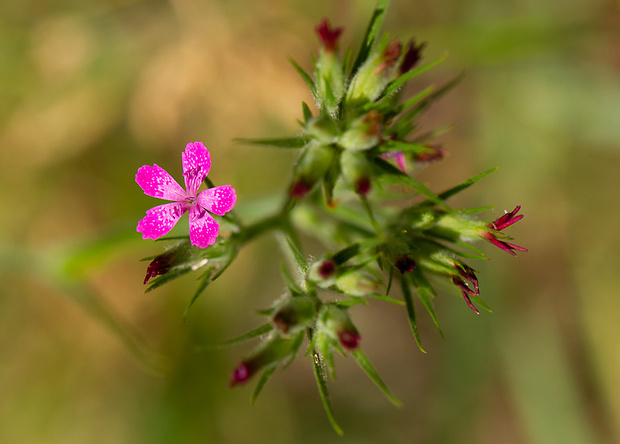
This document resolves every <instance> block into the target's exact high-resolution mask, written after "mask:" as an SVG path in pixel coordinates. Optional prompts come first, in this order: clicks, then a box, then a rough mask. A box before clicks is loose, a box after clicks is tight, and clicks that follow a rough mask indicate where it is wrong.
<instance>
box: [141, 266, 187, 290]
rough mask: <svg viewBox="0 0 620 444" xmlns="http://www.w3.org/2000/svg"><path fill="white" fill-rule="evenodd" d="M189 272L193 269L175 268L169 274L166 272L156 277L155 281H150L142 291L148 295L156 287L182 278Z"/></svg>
mask: <svg viewBox="0 0 620 444" xmlns="http://www.w3.org/2000/svg"><path fill="white" fill-rule="evenodd" d="M190 271H193V268H192V267H189V266H188V267H175V268H173V269H172V270H170V271H169V272H167V273H166V274H163V275H161V276H158V277H157V278H156V279H154V280H152V281H151V283H150V284H149V286H148V287H147V289H146V290H144V292H145V293H148V292H149V291H153V290H155V289H156V288H157V287H161V286H162V285H164V284H167V283H168V282H170V281H172V280H174V279H176V278H179V277H181V276H183V275H184V274H187V273H189V272H190Z"/></svg>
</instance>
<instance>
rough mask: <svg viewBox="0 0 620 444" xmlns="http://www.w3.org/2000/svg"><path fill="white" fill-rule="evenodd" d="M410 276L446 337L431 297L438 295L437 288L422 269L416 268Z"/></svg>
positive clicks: (440, 331) (441, 333) (424, 303)
mask: <svg viewBox="0 0 620 444" xmlns="http://www.w3.org/2000/svg"><path fill="white" fill-rule="evenodd" d="M409 277H410V279H411V282H412V284H413V286H414V287H415V289H416V292H417V293H418V297H419V298H420V300H421V301H422V304H423V305H424V307H425V308H426V311H428V314H429V315H430V316H431V319H432V320H433V322H434V323H435V327H437V330H439V334H440V335H441V337H442V338H444V339H445V336H444V334H443V331H442V330H441V326H440V325H439V320H438V319H437V316H436V315H435V310H434V308H433V302H432V301H431V299H432V298H434V297H435V296H436V293H435V289H434V288H433V287H432V285H431V283H430V282H429V281H428V279H426V276H424V274H423V273H422V271H420V269H418V268H414V269H413V270H412V271H411V273H409Z"/></svg>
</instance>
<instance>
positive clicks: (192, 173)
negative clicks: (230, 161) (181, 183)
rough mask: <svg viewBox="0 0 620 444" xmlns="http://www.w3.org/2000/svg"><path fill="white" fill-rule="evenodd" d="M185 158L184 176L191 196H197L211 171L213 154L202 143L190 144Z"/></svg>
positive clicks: (183, 156) (186, 149) (187, 146)
mask: <svg viewBox="0 0 620 444" xmlns="http://www.w3.org/2000/svg"><path fill="white" fill-rule="evenodd" d="M181 157H182V158H183V176H184V177H185V188H187V194H188V195H189V196H196V191H198V187H200V184H201V183H202V181H203V180H204V179H205V177H207V174H209V170H210V169H211V154H209V150H208V149H207V148H206V147H205V146H204V145H203V144H202V142H193V143H188V144H187V145H186V146H185V152H184V153H181Z"/></svg>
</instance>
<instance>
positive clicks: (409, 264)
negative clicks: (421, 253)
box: [394, 254, 416, 274]
mask: <svg viewBox="0 0 620 444" xmlns="http://www.w3.org/2000/svg"><path fill="white" fill-rule="evenodd" d="M415 265H416V264H415V261H414V260H413V258H412V257H411V256H409V255H408V254H399V255H397V256H396V257H395V258H394V266H395V267H396V269H397V270H398V271H399V272H400V274H405V273H411V272H412V271H413V269H414V268H415Z"/></svg>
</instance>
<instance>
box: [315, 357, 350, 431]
mask: <svg viewBox="0 0 620 444" xmlns="http://www.w3.org/2000/svg"><path fill="white" fill-rule="evenodd" d="M312 369H313V370H314V378H315V379H316V385H317V387H318V389H319V395H320V396H321V401H322V403H323V409H325V413H326V414H327V419H329V422H330V423H331V425H332V427H333V429H334V431H335V432H336V433H337V434H338V435H340V436H342V435H343V434H344V432H343V431H342V429H341V428H340V426H339V425H338V423H337V422H336V417H335V416H334V411H333V410H332V406H331V403H330V401H329V389H328V388H327V378H326V377H325V367H324V365H323V358H322V357H321V354H320V353H319V352H318V351H317V350H316V349H315V350H314V351H313V353H312Z"/></svg>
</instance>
